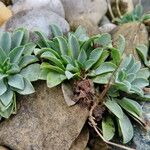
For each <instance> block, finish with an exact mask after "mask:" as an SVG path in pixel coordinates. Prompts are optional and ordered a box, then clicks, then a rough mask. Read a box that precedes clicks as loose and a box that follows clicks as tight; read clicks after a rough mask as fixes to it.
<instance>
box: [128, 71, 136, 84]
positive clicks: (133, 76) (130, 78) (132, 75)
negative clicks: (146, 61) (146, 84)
mask: <svg viewBox="0 0 150 150" xmlns="http://www.w3.org/2000/svg"><path fill="white" fill-rule="evenodd" d="M135 78H136V75H135V74H134V73H130V74H128V75H127V81H128V82H130V83H131V82H132V81H133V80H135Z"/></svg>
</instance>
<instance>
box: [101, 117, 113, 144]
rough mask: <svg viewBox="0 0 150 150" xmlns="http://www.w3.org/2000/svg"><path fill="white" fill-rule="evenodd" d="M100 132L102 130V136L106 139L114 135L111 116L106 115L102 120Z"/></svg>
mask: <svg viewBox="0 0 150 150" xmlns="http://www.w3.org/2000/svg"><path fill="white" fill-rule="evenodd" d="M102 132H103V137H104V138H105V139H106V140H107V141H109V140H111V139H112V138H113V136H114V135H115V125H114V122H113V120H112V118H111V116H106V117H105V118H104V119H103V120H102Z"/></svg>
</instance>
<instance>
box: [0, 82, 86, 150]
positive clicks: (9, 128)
mask: <svg viewBox="0 0 150 150" xmlns="http://www.w3.org/2000/svg"><path fill="white" fill-rule="evenodd" d="M35 89H36V93H35V94H32V95H29V96H20V97H18V98H17V99H18V106H19V109H18V112H17V115H14V116H12V117H11V118H10V119H9V120H5V121H3V122H2V123H1V124H0V129H1V130H0V145H4V146H7V147H8V148H10V149H12V150H69V149H70V147H71V145H72V143H73V141H74V140H75V139H76V138H77V137H78V135H79V134H80V132H81V130H82V128H83V126H84V124H85V121H86V119H87V116H88V110H87V109H84V108H81V107H79V106H78V105H75V106H72V107H68V106H67V105H66V103H65V101H64V98H63V96H62V91H61V88H60V87H56V88H52V89H49V88H47V86H46V84H45V82H37V83H35Z"/></svg>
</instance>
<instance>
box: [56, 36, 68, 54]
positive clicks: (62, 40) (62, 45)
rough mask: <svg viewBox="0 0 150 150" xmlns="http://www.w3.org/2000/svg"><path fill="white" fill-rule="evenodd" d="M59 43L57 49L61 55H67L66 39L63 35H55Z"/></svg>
mask: <svg viewBox="0 0 150 150" xmlns="http://www.w3.org/2000/svg"><path fill="white" fill-rule="evenodd" d="M56 39H57V40H58V43H59V49H60V52H61V54H62V55H67V54H68V45H67V41H66V39H65V38H63V37H56Z"/></svg>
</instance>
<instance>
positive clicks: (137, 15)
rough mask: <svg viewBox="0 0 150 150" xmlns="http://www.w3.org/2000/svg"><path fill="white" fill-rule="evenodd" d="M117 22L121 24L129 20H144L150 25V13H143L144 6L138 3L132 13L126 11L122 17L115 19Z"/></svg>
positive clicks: (143, 21)
mask: <svg viewBox="0 0 150 150" xmlns="http://www.w3.org/2000/svg"><path fill="white" fill-rule="evenodd" d="M114 21H115V22H116V23H117V24H119V25H121V24H124V23H128V22H135V21H136V22H142V23H144V24H146V25H149V22H150V14H149V13H144V14H143V6H142V5H140V4H138V5H136V7H135V8H134V10H133V11H132V12H130V13H126V14H124V15H123V16H121V17H120V18H117V19H115V20H114Z"/></svg>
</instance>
